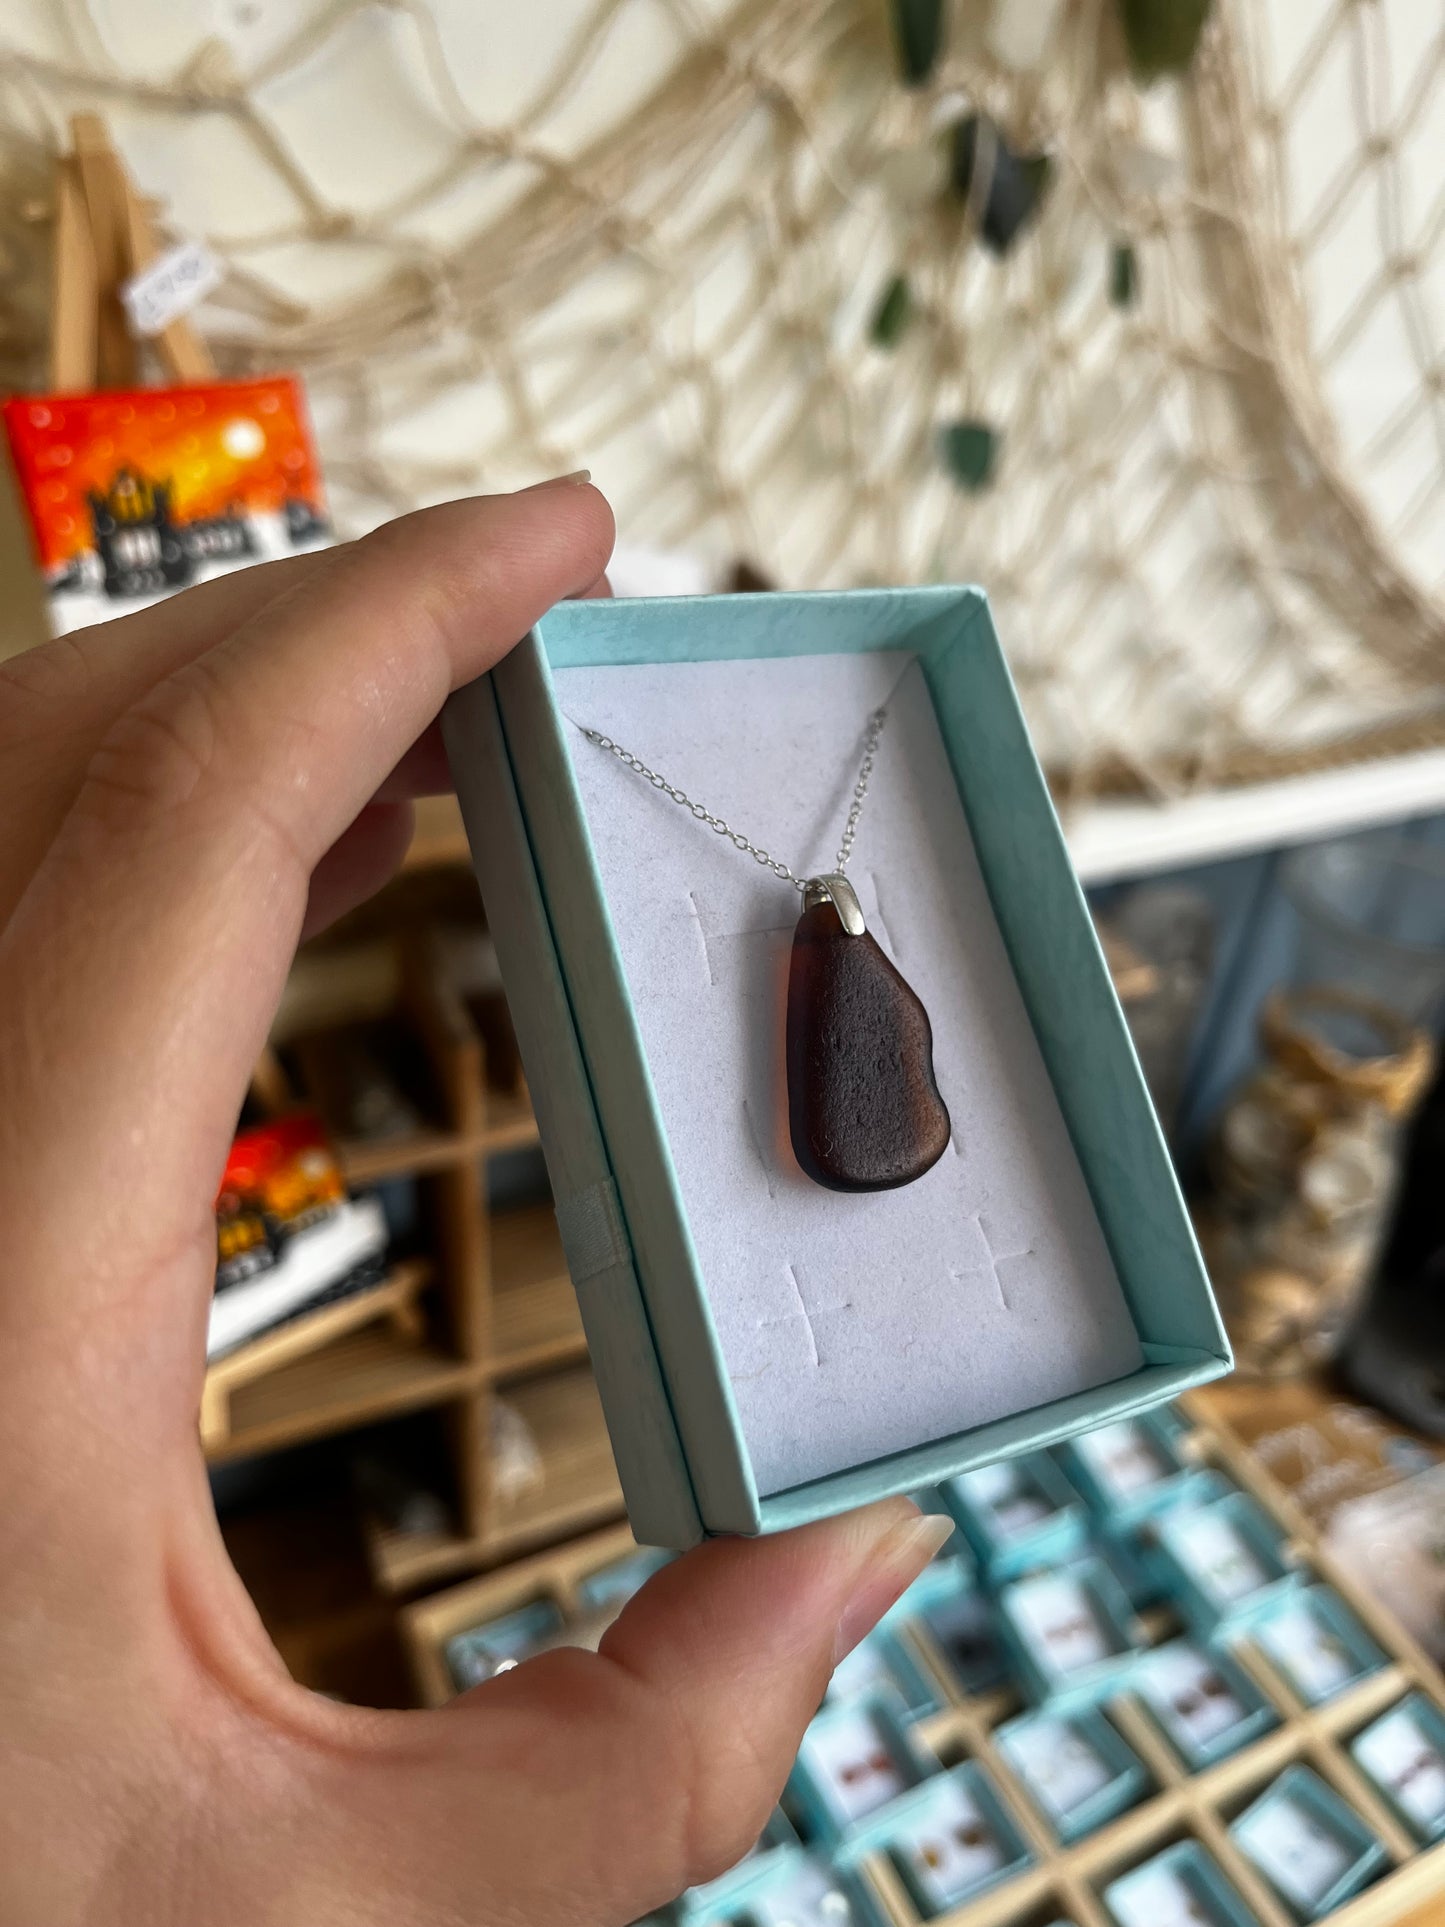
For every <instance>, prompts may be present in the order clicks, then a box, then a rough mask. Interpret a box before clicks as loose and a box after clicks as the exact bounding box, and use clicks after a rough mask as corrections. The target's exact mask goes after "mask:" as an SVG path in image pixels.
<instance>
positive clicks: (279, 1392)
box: [207, 1324, 481, 1464]
mask: <svg viewBox="0 0 1445 1927" xmlns="http://www.w3.org/2000/svg"><path fill="white" fill-rule="evenodd" d="M480 1377H481V1368H480V1367H479V1366H477V1365H475V1364H472V1363H470V1362H468V1361H467V1360H465V1359H460V1358H457V1357H455V1356H454V1355H453V1354H452V1353H450V1352H445V1351H443V1350H441V1348H440V1347H439V1346H436V1345H432V1344H427V1343H420V1344H419V1343H417V1342H416V1341H415V1340H409V1339H406V1338H402V1337H398V1335H397V1334H396V1333H395V1332H394V1331H392V1330H391V1329H390V1327H389V1326H387V1325H384V1324H382V1325H369V1326H366V1327H364V1328H363V1329H362V1330H360V1331H353V1332H348V1333H346V1335H345V1336H344V1337H341V1338H338V1339H336V1340H334V1341H333V1342H332V1343H331V1344H329V1345H323V1346H321V1347H320V1348H319V1349H318V1350H316V1351H311V1352H308V1353H307V1354H306V1355H305V1357H303V1358H296V1359H293V1360H291V1362H290V1363H289V1364H285V1365H280V1366H278V1367H277V1369H276V1370H275V1371H273V1372H268V1373H267V1374H266V1376H265V1377H264V1378H257V1379H253V1380H252V1381H251V1382H250V1384H248V1385H239V1386H237V1387H236V1388H235V1390H234V1391H233V1392H232V1394H231V1413H230V1421H231V1422H230V1430H229V1432H228V1433H227V1434H226V1436H225V1438H224V1439H223V1440H220V1441H218V1442H217V1444H216V1445H215V1446H213V1447H212V1449H211V1450H210V1451H209V1452H208V1454H207V1456H208V1457H209V1458H210V1460H211V1462H212V1463H213V1464H224V1463H225V1462H226V1461H227V1460H230V1459H239V1458H244V1457H247V1456H249V1455H250V1454H251V1453H253V1452H274V1451H278V1450H279V1449H280V1448H281V1447H283V1446H288V1445H299V1444H300V1443H301V1442H302V1441H303V1440H306V1439H319V1438H325V1437H327V1436H328V1435H329V1434H331V1433H332V1432H344V1431H348V1430H350V1428H351V1427H353V1426H357V1425H369V1424H371V1423H372V1422H373V1421H374V1420H376V1419H382V1418H390V1417H392V1416H394V1415H396V1414H398V1413H401V1412H415V1411H419V1410H420V1409H421V1408H422V1407H423V1406H426V1405H435V1404H438V1403H440V1402H441V1401H442V1400H443V1399H447V1398H451V1397H454V1396H455V1395H456V1394H457V1393H459V1392H465V1391H469V1390H472V1389H474V1388H475V1387H476V1385H477V1384H478V1383H479V1381H480Z"/></svg>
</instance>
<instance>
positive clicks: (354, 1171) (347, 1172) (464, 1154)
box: [336, 1091, 538, 1189]
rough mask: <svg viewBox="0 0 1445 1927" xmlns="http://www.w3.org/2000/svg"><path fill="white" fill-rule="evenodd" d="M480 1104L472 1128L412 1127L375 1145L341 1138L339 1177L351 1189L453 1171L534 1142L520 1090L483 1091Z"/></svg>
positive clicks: (534, 1124)
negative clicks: (481, 1116)
mask: <svg viewBox="0 0 1445 1927" xmlns="http://www.w3.org/2000/svg"><path fill="white" fill-rule="evenodd" d="M486 1106H487V1117H486V1122H485V1123H484V1124H482V1125H480V1126H478V1128H477V1129H476V1130H473V1131H412V1132H409V1133H408V1134H407V1135H406V1136H405V1137H397V1138H383V1139H380V1140H378V1141H377V1142H375V1143H372V1142H368V1141H367V1140H365V1139H362V1138H342V1139H340V1140H339V1141H338V1143H337V1146H336V1156H337V1162H338V1163H339V1164H340V1166H341V1172H342V1176H343V1177H344V1178H345V1179H346V1182H347V1183H348V1184H349V1185H350V1186H351V1187H352V1188H353V1189H357V1188H360V1187H362V1186H365V1185H368V1184H380V1183H382V1182H383V1180H385V1179H386V1178H403V1177H421V1176H424V1175H425V1174H426V1173H427V1172H431V1171H453V1170H455V1169H456V1168H457V1167H458V1166H459V1165H463V1164H475V1163H477V1162H479V1161H480V1160H481V1159H482V1158H486V1157H491V1156H493V1155H494V1154H495V1153H496V1152H498V1151H517V1150H524V1149H526V1148H527V1147H528V1146H529V1145H533V1144H536V1143H537V1142H538V1137H537V1120H536V1118H535V1117H533V1115H532V1105H531V1101H530V1099H529V1098H528V1097H527V1094H526V1092H525V1091H522V1092H518V1093H517V1094H516V1095H512V1094H510V1093H506V1092H500V1091H488V1092H487V1095H486Z"/></svg>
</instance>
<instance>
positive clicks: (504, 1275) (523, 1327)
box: [491, 1205, 587, 1384]
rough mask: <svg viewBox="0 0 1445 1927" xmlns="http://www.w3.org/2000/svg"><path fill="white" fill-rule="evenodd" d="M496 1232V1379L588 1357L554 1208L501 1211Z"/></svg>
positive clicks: (493, 1232)
mask: <svg viewBox="0 0 1445 1927" xmlns="http://www.w3.org/2000/svg"><path fill="white" fill-rule="evenodd" d="M491 1236H492V1373H493V1379H494V1382H496V1383H497V1384H502V1383H505V1382H506V1381H507V1380H509V1379H513V1378H522V1377H525V1376H526V1375H528V1374H529V1373H532V1372H538V1371H542V1370H545V1369H546V1368H547V1367H548V1366H552V1365H572V1364H575V1363H577V1361H578V1360H579V1359H583V1358H585V1357H586V1356H587V1343H586V1340H585V1339H584V1338H583V1336H582V1321H581V1319H580V1318H579V1317H578V1315H577V1294H576V1293H575V1292H574V1291H573V1289H572V1280H571V1278H570V1277H569V1276H568V1275H567V1261H566V1259H565V1258H564V1257H563V1255H562V1240H561V1238H560V1237H559V1236H558V1232H557V1220H556V1218H555V1217H554V1216H553V1215H552V1212H551V1210H550V1209H549V1208H548V1207H547V1206H545V1205H534V1206H527V1207H524V1208H522V1209H519V1210H515V1211H500V1212H498V1213H496V1215H495V1216H494V1217H493V1218H492V1221H491Z"/></svg>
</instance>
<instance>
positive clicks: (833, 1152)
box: [582, 709, 951, 1191]
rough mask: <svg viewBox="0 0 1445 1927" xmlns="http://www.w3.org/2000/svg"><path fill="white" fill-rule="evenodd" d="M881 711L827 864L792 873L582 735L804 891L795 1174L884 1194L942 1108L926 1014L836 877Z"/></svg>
mask: <svg viewBox="0 0 1445 1927" xmlns="http://www.w3.org/2000/svg"><path fill="white" fill-rule="evenodd" d="M886 720H887V711H886V709H876V710H874V712H873V714H872V715H871V716H870V717H869V718H868V725H867V729H866V731H865V733H864V737H863V760H862V762H861V764H860V765H859V769H858V780H857V782H856V783H855V784H854V785H853V801H852V805H851V807H850V808H849V811H848V820H847V822H846V823H845V824H844V826H843V836H842V840H841V842H840V843H839V845H838V854H837V857H836V858H835V859H834V864H833V868H832V869H831V870H830V871H828V872H826V873H825V874H822V875H819V876H810V877H800V876H798V875H796V874H795V872H794V871H792V870H790V869H789V868H788V866H787V864H786V863H780V862H779V861H778V859H777V858H776V857H773V856H770V855H769V854H768V852H767V851H766V850H763V849H759V848H758V846H757V845H756V844H755V843H751V842H749V840H748V839H747V837H745V836H744V835H743V833H742V831H741V830H735V829H733V828H732V826H731V825H730V824H729V823H726V822H724V820H723V819H722V818H721V817H720V816H714V815H713V814H712V812H711V811H710V810H708V809H707V808H705V807H704V805H703V804H701V803H695V802H694V801H693V799H692V798H691V797H690V796H688V795H687V794H686V792H685V791H683V790H680V789H678V788H677V787H676V786H675V785H674V784H672V783H670V782H668V780H667V779H666V777H664V776H660V775H658V773H657V771H656V770H651V769H649V768H648V767H647V765H646V764H645V763H644V762H643V761H642V760H641V759H640V758H639V757H637V756H634V755H633V754H632V753H631V751H630V750H626V749H623V748H622V746H621V745H620V744H618V743H615V742H613V740H612V738H611V737H610V736H604V735H603V734H602V733H601V732H600V731H599V730H595V729H588V728H586V727H585V726H584V727H583V730H582V733H583V735H584V736H585V737H586V738H587V740H588V741H589V742H591V743H595V744H596V745H597V747H598V748H599V749H605V750H608V751H610V752H611V754H612V755H614V756H616V757H617V758H618V759H619V760H620V761H621V762H623V763H625V764H626V765H627V767H628V769H630V770H635V771H636V773H637V774H638V775H639V776H642V777H645V778H646V780H647V781H648V782H649V783H651V785H652V787H653V788H654V789H655V790H658V791H660V792H661V794H662V795H664V796H666V797H668V798H670V799H671V801H672V802H674V803H680V804H681V805H682V807H683V808H684V809H685V810H688V811H689V812H690V813H691V814H692V815H693V816H695V817H696V818H697V820H698V822H699V823H706V824H707V826H708V827H709V829H711V830H714V831H715V832H716V833H717V835H719V836H721V837H725V838H726V839H727V841H728V842H729V843H731V844H732V845H733V846H734V848H736V849H738V850H740V851H741V852H742V853H743V855H744V856H750V857H751V858H752V859H753V861H754V862H755V863H760V864H761V865H762V866H763V868H764V869H765V870H770V871H771V872H772V874H773V875H774V876H776V877H778V878H780V879H781V881H782V882H784V883H788V884H791V885H792V887H793V888H794V889H795V890H797V891H799V892H800V893H801V895H802V899H803V913H802V915H801V916H800V917H799V918H798V924H797V928H796V930H795V931H794V933H793V952H792V961H791V963H790V966H789V971H788V1017H787V1068H788V1124H789V1131H790V1134H791V1137H792V1142H793V1153H794V1155H795V1156H796V1158H797V1160H798V1163H799V1165H800V1166H801V1167H802V1169H803V1170H804V1172H805V1173H806V1174H807V1175H808V1176H809V1177H810V1178H812V1179H813V1181H814V1182H815V1183H816V1184H821V1185H824V1186H825V1187H826V1188H827V1189H828V1190H830V1191H891V1190H895V1189H897V1187H898V1186H900V1185H904V1184H912V1183H913V1182H914V1180H915V1179H917V1178H921V1177H922V1176H923V1175H924V1173H925V1172H926V1171H929V1170H931V1169H932V1168H933V1166H934V1165H935V1164H936V1163H937V1162H938V1160H939V1159H940V1158H941V1157H942V1156H943V1153H944V1151H945V1150H946V1149H947V1148H948V1140H949V1134H950V1129H951V1126H950V1123H949V1116H948V1110H947V1108H946V1106H945V1105H944V1102H943V1099H942V1097H941V1096H940V1095H939V1090H938V1084H937V1082H936V1080H935V1078H934V1074H933V1030H932V1027H931V1025H930V1024H929V1021H928V1012H927V1011H926V1010H925V1009H924V1008H923V1005H922V1003H921V1002H920V1001H919V998H918V996H917V994H916V992H915V991H914V990H913V989H912V988H911V986H910V985H909V984H908V983H907V982H905V980H904V978H903V977H902V975H901V974H900V972H899V971H898V970H897V968H896V967H895V966H894V964H893V963H892V961H891V960H890V959H889V958H888V957H887V956H886V955H885V954H884V952H883V950H882V948H881V946H880V945H879V943H878V941H877V939H876V938H874V937H873V936H872V935H870V933H869V931H868V930H867V928H866V926H865V925H864V922H863V912H862V910H861V909H860V908H859V904H858V897H857V893H856V891H855V890H854V888H853V886H852V884H851V883H850V882H849V881H848V879H847V876H846V875H845V874H844V873H845V871H846V870H847V867H848V859H849V857H850V856H851V855H852V853H853V839H854V837H855V836H856V835H857V831H858V822H859V818H860V817H861V816H862V814H863V804H864V802H865V800H866V798H867V795H868V780H869V778H870V776H871V775H872V773H873V759H874V756H875V755H876V753H877V749H878V740H879V738H880V737H881V736H882V734H883V725H884V723H885V721H886Z"/></svg>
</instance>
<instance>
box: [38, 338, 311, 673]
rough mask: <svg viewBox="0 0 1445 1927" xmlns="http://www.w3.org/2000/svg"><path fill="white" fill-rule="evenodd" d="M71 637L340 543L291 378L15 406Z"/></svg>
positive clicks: (49, 578) (57, 626)
mask: <svg viewBox="0 0 1445 1927" xmlns="http://www.w3.org/2000/svg"><path fill="white" fill-rule="evenodd" d="M4 413H5V431H6V436H7V438H8V440H9V444H10V454H11V459H12V460H13V462H14V464H15V471H16V474H17V476H18V477H19V481H20V488H21V493H22V495H23V497H24V500H25V506H26V509H27V512H28V514H29V519H30V526H31V531H32V534H33V536H34V542H35V550H36V555H37V559H38V561H39V563H40V567H41V570H42V571H43V573H44V577H45V584H46V589H47V591H48V594H49V604H50V616H51V624H52V627H53V628H54V630H55V633H56V634H57V635H64V634H66V633H67V632H68V631H69V630H72V629H81V628H84V627H85V626H86V624H88V623H92V622H104V621H106V620H107V619H108V618H109V617H111V616H117V615H124V614H126V613H127V612H128V611H130V610H132V609H135V608H139V607H142V606H143V605H144V604H146V603H148V602H153V601H155V600H156V599H157V598H158V597H160V596H164V595H171V594H173V593H174V592H175V591H176V590H177V589H184V588H187V587H189V585H190V584H191V583H193V582H204V581H206V580H207V579H208V578H209V577H211V576H215V575H224V574H227V573H228V572H229V571H230V570H232V569H237V568H245V567H247V566H248V565H249V564H250V563H252V562H265V561H269V560H271V559H272V558H274V557H276V556H281V555H291V554H294V553H295V552H296V550H298V549H308V548H318V547H324V546H325V545H326V544H327V543H328V542H329V541H330V540H331V527H330V523H329V522H328V520H327V514H326V500H325V496H324V495H323V493H322V489H321V469H320V464H319V463H318V461H317V459H316V450H315V446H314V444H313V442H312V439H311V428H310V424H309V422H308V421H307V418H306V405H305V402H304V400H303V397H302V394H301V389H300V385H299V384H298V383H297V382H295V381H293V380H291V379H290V378H289V377H287V376H284V375H276V376H268V377H267V378H265V379H264V380H260V381H232V382H211V383H207V384H205V385H202V386H197V387H194V388H144V389H134V390H116V391H114V392H105V393H97V394H78V395H26V396H17V397H15V398H14V399H12V400H10V401H7V402H6V403H5V410H4Z"/></svg>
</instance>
